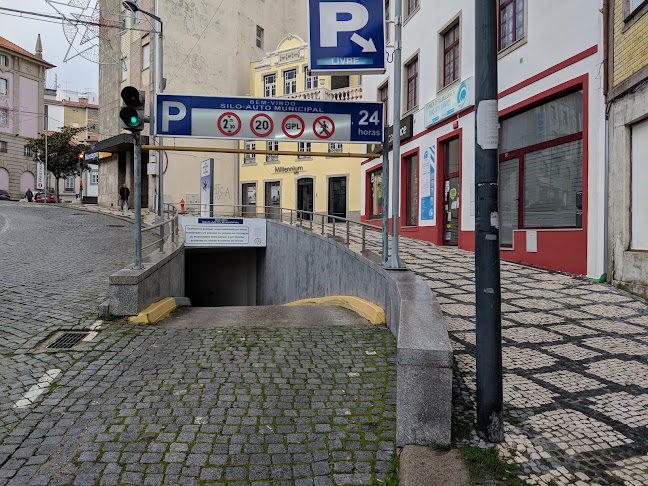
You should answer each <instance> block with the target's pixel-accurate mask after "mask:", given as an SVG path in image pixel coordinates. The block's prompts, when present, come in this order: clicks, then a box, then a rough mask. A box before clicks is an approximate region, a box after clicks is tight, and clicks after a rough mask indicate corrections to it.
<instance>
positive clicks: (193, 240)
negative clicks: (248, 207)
mask: <svg viewBox="0 0 648 486" xmlns="http://www.w3.org/2000/svg"><path fill="white" fill-rule="evenodd" d="M178 220H179V221H180V224H181V225H182V227H183V229H184V234H185V246H186V247H192V248H215V247H221V248H240V247H252V248H263V247H265V246H266V221H265V219H256V218H196V217H189V216H181V217H180V218H178Z"/></svg>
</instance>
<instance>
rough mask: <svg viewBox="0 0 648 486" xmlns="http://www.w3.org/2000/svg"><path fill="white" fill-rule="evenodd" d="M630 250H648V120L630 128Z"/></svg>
mask: <svg viewBox="0 0 648 486" xmlns="http://www.w3.org/2000/svg"><path fill="white" fill-rule="evenodd" d="M630 128H631V129H630V137H631V138H630V140H631V143H630V145H631V147H632V148H631V153H630V161H631V163H630V176H631V177H630V179H631V181H632V182H631V187H630V194H631V199H630V213H631V220H630V223H631V226H630V236H631V241H630V248H631V249H633V250H648V225H646V207H648V192H647V191H646V186H647V185H648V164H646V153H647V152H648V120H643V121H641V122H639V123H636V124H634V125H632V126H631V127H630Z"/></svg>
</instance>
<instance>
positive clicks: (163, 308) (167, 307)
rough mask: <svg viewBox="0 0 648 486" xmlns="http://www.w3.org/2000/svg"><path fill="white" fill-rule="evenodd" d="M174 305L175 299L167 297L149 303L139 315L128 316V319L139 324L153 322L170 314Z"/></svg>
mask: <svg viewBox="0 0 648 486" xmlns="http://www.w3.org/2000/svg"><path fill="white" fill-rule="evenodd" d="M176 307H177V306H176V301H175V299H174V298H173V297H167V298H166V299H162V300H161V301H159V302H156V303H155V304H151V305H149V306H148V307H147V308H146V309H144V310H143V311H142V312H140V313H139V315H136V316H133V317H130V318H129V319H128V320H129V321H131V322H136V323H139V324H155V323H156V322H159V321H161V320H162V319H164V318H165V317H167V316H168V315H169V314H171V313H172V312H173V311H174V310H175V309H176Z"/></svg>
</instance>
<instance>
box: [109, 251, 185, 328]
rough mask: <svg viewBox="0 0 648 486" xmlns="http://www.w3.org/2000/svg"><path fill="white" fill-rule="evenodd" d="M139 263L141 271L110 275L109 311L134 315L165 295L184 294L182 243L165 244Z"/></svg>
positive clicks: (120, 314) (129, 269) (126, 269)
mask: <svg viewBox="0 0 648 486" xmlns="http://www.w3.org/2000/svg"><path fill="white" fill-rule="evenodd" d="M142 263H143V265H144V269H143V270H133V269H132V268H125V269H123V270H120V271H118V272H117V273H114V274H112V275H111V276H110V294H111V295H110V306H109V308H110V313H111V314H113V315H116V316H135V315H137V314H139V313H140V312H141V311H142V310H144V309H146V308H147V307H148V306H149V305H151V304H153V303H154V302H158V301H159V300H162V299H164V298H165V297H184V295H185V285H184V283H185V279H184V272H185V254H184V244H180V245H179V244H175V245H171V244H167V245H166V246H165V251H164V252H159V251H153V253H151V254H150V255H148V256H147V257H146V258H144V261H143V262H142Z"/></svg>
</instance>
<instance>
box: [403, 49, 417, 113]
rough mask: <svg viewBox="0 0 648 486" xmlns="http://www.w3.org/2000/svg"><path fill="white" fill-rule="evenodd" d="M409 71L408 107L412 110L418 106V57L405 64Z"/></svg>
mask: <svg viewBox="0 0 648 486" xmlns="http://www.w3.org/2000/svg"><path fill="white" fill-rule="evenodd" d="M405 71H406V73H407V109H406V110H405V111H410V110H411V109H413V108H416V107H417V106H418V93H417V91H418V57H417V58H416V59H414V60H413V61H412V62H410V63H409V64H408V65H407V66H405Z"/></svg>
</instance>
